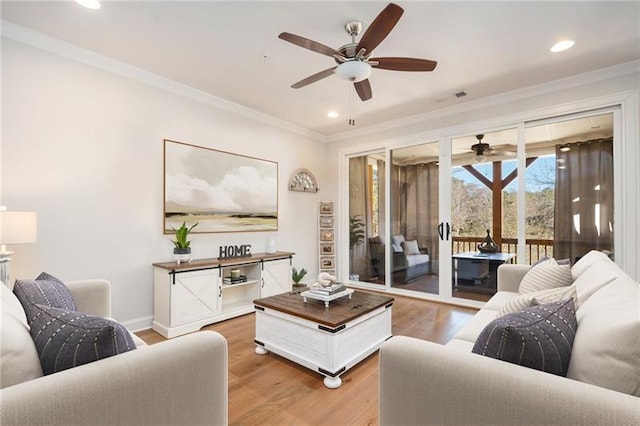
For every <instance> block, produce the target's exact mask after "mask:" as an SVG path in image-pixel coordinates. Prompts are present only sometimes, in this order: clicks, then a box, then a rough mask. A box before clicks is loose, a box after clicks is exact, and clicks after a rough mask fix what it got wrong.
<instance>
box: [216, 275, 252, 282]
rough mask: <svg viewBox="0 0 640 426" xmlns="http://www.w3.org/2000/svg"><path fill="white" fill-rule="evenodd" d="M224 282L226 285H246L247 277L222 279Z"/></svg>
mask: <svg viewBox="0 0 640 426" xmlns="http://www.w3.org/2000/svg"><path fill="white" fill-rule="evenodd" d="M222 282H223V283H224V284H240V283H246V282H247V276H246V275H240V276H239V277H237V278H236V277H233V278H232V277H224V278H223V279H222Z"/></svg>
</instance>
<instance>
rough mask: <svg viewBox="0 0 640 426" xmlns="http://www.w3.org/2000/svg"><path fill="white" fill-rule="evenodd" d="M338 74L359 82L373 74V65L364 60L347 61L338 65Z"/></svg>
mask: <svg viewBox="0 0 640 426" xmlns="http://www.w3.org/2000/svg"><path fill="white" fill-rule="evenodd" d="M335 73H336V75H337V76H338V77H340V78H341V79H343V80H347V81H351V82H353V83H357V82H359V81H362V80H365V79H367V78H369V76H370V75H371V65H369V64H368V63H366V62H362V61H357V60H354V61H347V62H343V63H341V64H340V65H338V68H336V71H335Z"/></svg>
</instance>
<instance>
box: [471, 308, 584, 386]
mask: <svg viewBox="0 0 640 426" xmlns="http://www.w3.org/2000/svg"><path fill="white" fill-rule="evenodd" d="M577 328H578V322H577V321H576V313H575V308H574V305H573V299H569V300H566V301H561V302H554V303H548V304H544V305H538V306H533V307H530V308H527V309H524V310H522V311H518V312H513V313H511V314H508V315H505V316H502V317H500V318H497V319H495V320H493V321H491V322H490V323H489V324H488V325H487V326H486V327H485V328H484V329H483V330H482V332H480V335H479V336H478V339H477V340H476V343H475V345H474V346H473V350H472V352H473V353H476V354H480V355H484V356H488V357H491V358H496V359H499V360H502V361H507V362H511V363H513V364H518V365H522V366H524V367H529V368H535V369H536V370H541V371H545V372H547V373H552V374H557V375H559V376H566V375H567V369H568V368H569V359H570V358H571V348H572V346H573V339H574V337H575V335H576V329H577Z"/></svg>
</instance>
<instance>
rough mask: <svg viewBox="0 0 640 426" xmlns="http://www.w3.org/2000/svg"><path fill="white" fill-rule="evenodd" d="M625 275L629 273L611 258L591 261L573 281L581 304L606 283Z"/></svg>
mask: <svg viewBox="0 0 640 426" xmlns="http://www.w3.org/2000/svg"><path fill="white" fill-rule="evenodd" d="M596 253H599V252H596ZM625 276H627V274H626V273H625V272H624V271H623V270H622V269H620V267H619V266H618V265H616V264H615V263H614V262H613V261H612V260H611V259H608V258H607V259H598V260H596V261H595V262H593V263H591V264H590V265H589V268H587V269H586V270H585V271H584V272H583V273H582V274H581V275H580V276H578V278H576V279H575V280H574V281H573V283H574V284H575V286H576V291H577V293H578V302H579V304H580V305H582V304H584V302H586V301H587V299H588V298H589V297H591V296H592V295H593V294H594V293H595V292H596V291H598V290H600V289H601V288H602V287H604V286H605V285H607V284H609V283H611V282H613V281H615V280H616V279H618V278H621V277H625Z"/></svg>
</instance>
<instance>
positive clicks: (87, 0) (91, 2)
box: [76, 0, 100, 9]
mask: <svg viewBox="0 0 640 426" xmlns="http://www.w3.org/2000/svg"><path fill="white" fill-rule="evenodd" d="M76 3H78V4H80V5H82V6H84V7H86V8H88V9H100V2H99V1H98V0H76Z"/></svg>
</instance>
